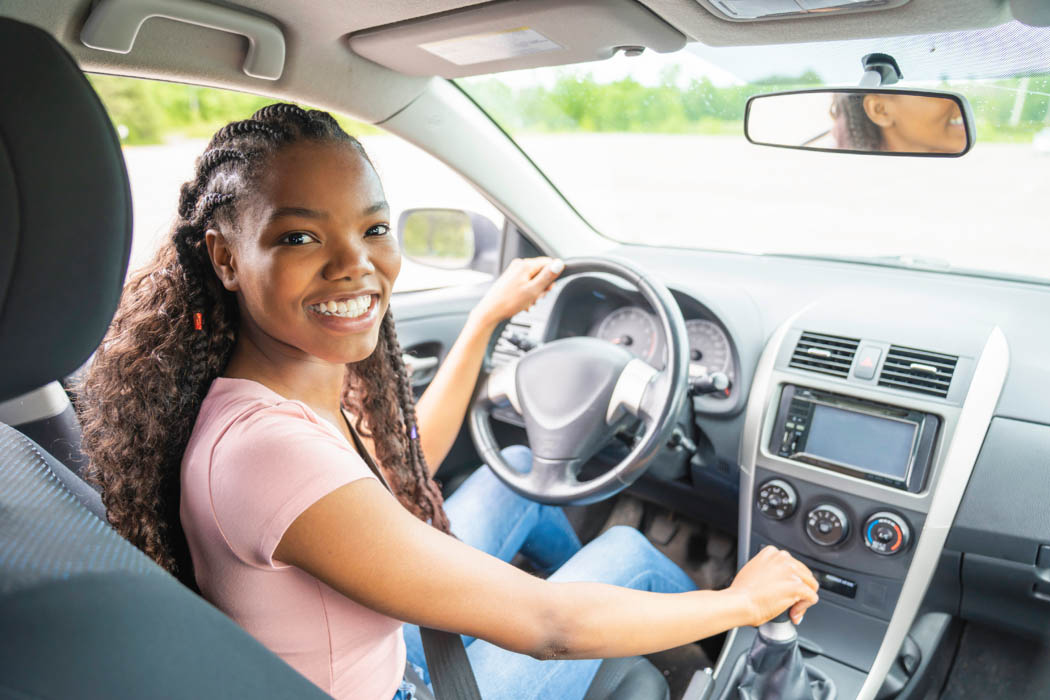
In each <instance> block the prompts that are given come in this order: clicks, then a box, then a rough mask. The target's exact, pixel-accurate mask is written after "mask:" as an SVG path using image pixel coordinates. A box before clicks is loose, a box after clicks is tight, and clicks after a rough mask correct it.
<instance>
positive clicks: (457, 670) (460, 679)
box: [419, 627, 481, 700]
mask: <svg viewBox="0 0 1050 700" xmlns="http://www.w3.org/2000/svg"><path fill="white" fill-rule="evenodd" d="M419 636H420V637H421V638H422V639H423V653H424V654H425V655H426V657H427V669H428V670H429V671H430V683H431V685H433V686H434V695H435V696H436V697H437V700H481V691H480V690H478V682H477V680H476V679H475V678H474V671H473V670H472V669H471V668H470V659H468V658H467V648H466V647H465V646H463V638H462V637H460V636H459V635H458V634H453V633H451V632H442V631H441V630H433V629H430V628H429V627H420V628H419Z"/></svg>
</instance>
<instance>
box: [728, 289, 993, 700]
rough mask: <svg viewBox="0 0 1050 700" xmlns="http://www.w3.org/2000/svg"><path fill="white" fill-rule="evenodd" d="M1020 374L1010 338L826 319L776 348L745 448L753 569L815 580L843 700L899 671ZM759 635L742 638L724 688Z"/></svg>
mask: <svg viewBox="0 0 1050 700" xmlns="http://www.w3.org/2000/svg"><path fill="white" fill-rule="evenodd" d="M814 327H815V328H816V330H814ZM901 335H906V336H907V337H904V338H902V337H900V336H901ZM905 343H907V345H905ZM924 347H932V348H935V349H936V352H935V351H932V350H931V351H927V350H922V349H916V348H924ZM945 350H953V351H955V352H953V353H952V354H950V355H949V354H947V353H946V352H945ZM1007 364H1008V351H1007V347H1006V341H1005V339H1004V337H1003V335H1002V333H1001V332H1000V331H999V329H998V328H994V327H984V328H982V329H980V330H979V331H976V330H975V331H973V332H972V333H971V335H970V336H968V337H959V338H938V337H937V336H936V335H935V334H934V333H933V332H925V333H924V332H922V331H916V329H915V328H914V327H912V328H909V329H907V331H906V332H902V331H900V330H898V329H896V328H895V327H894V326H893V324H892V323H887V324H885V325H883V326H880V325H878V324H874V323H872V322H871V321H868V322H866V323H863V324H862V323H860V322H859V321H850V320H849V319H848V317H847V316H846V315H844V314H829V313H826V312H825V313H815V312H813V311H812V310H810V311H809V312H807V313H806V314H805V316H802V315H800V316H797V317H795V318H793V319H789V320H788V321H787V322H785V323H784V324H783V325H782V326H781V327H780V328H779V329H778V330H777V332H776V333H774V335H773V336H772V338H771V339H770V341H769V343H768V345H767V347H766V350H765V352H764V353H763V355H762V357H761V359H760V361H759V365H758V367H757V369H756V373H755V380H754V382H753V384H752V388H751V393H750V397H749V401H748V406H747V414H746V417H745V426H744V433H743V438H742V443H741V451H740V455H741V472H740V473H741V476H740V510H739V523H738V526H739V529H738V532H739V543H738V545H739V546H738V550H739V556H740V561H739V564H740V565H741V566H742V565H743V564H744V563H745V562H746V561H747V559H749V558H750V557H752V556H754V555H755V554H757V553H758V551H759V550H760V549H761V548H762V547H764V546H767V545H773V546H776V547H778V548H781V549H786V550H788V551H789V552H791V553H792V555H793V556H795V557H796V558H797V559H799V560H800V561H802V562H803V563H805V564H806V565H807V566H809V567H810V568H811V569H812V570H813V572H814V574H815V575H816V576H817V579H818V581H819V583H820V587H821V591H820V597H821V600H820V603H819V604H817V605H816V606H814V607H813V608H811V609H810V610H809V611H808V612H807V614H806V617H805V619H804V621H803V622H802V624H801V625H800V626H799V627H798V635H799V644H800V647H801V648H802V649H803V651H804V652H805V655H806V656H807V663H809V664H811V665H812V666H813V667H815V668H819V669H821V670H822V671H824V672H825V673H827V674H828V676H829V677H831V678H832V679H834V681H835V684H836V685H837V687H838V689H839V697H840V698H854V697H859V698H865V699H866V700H867V699H870V698H875V697H876V695H877V694H878V693H879V690H880V688H881V687H882V686H883V682H884V680H885V678H886V676H887V673H888V672H889V671H890V669H891V666H892V665H893V664H894V663H895V662H897V661H898V656H899V655H900V653H901V647H902V643H903V642H905V639H906V637H907V635H908V633H909V631H910V630H911V629H912V627H913V625H914V624H915V622H916V619H917V617H918V613H919V610H920V605H921V603H922V601H923V598H924V596H925V594H926V593H927V590H928V588H929V586H930V583H931V580H932V579H933V577H934V573H935V571H936V569H937V566H938V563H939V562H940V560H941V554H942V551H943V546H944V541H945V537H946V535H947V532H948V529H949V528H950V526H951V523H952V520H953V519H954V516H955V512H956V509H957V508H958V505H959V502H960V500H961V498H962V494H963V491H964V489H965V487H966V484H967V481H968V480H969V476H970V472H971V471H972V469H973V464H974V461H975V460H976V457H977V453H978V450H979V448H980V445H981V442H982V441H983V439H984V435H985V433H986V431H987V428H988V424H989V421H990V420H991V416H992V412H993V410H994V407H995V404H996V401H997V400H998V396H999V392H1000V390H1001V387H1002V384H1003V381H1004V379H1005V375H1006V368H1007ZM909 373H910V374H909ZM753 637H754V630H752V629H750V628H746V629H739V630H736V631H734V632H733V633H732V634H731V636H730V639H729V640H727V643H726V645H725V648H724V650H723V653H722V656H721V657H720V659H719V664H718V667H717V668H716V670H715V683H716V685H718V684H722V685H725V683H726V677H727V676H728V675H729V673H728V672H727V671H726V669H727V667H732V666H733V664H734V662H736V660H737V659H738V658H739V657H740V655H741V654H743V653H745V652H747V650H748V649H749V647H750V646H751V642H752V639H753ZM716 697H717V695H716Z"/></svg>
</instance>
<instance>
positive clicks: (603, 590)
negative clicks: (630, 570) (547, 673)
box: [537, 583, 753, 659]
mask: <svg viewBox="0 0 1050 700" xmlns="http://www.w3.org/2000/svg"><path fill="white" fill-rule="evenodd" d="M549 585H551V586H553V587H556V590H552V595H554V596H556V600H557V604H556V606H555V608H554V610H555V611H556V612H555V613H554V614H553V616H552V617H553V618H554V619H553V620H552V623H553V624H552V625H551V627H552V631H551V638H550V641H549V642H548V644H547V648H546V649H545V650H541V652H540V653H539V654H537V656H539V657H542V658H569V659H595V658H610V657H619V656H634V655H638V654H649V653H653V652H656V651H661V650H664V649H670V648H672V647H676V646H680V645H682V644H688V643H690V642H694V641H696V640H698V639H703V638H705V637H710V636H712V635H715V634H719V633H721V632H725V631H726V630H729V629H733V628H734V627H740V626H742V625H747V624H751V621H752V619H753V611H752V610H751V609H750V607H749V606H748V604H747V601H746V599H745V598H744V597H743V596H741V595H739V594H737V593H734V592H732V591H730V590H723V591H690V592H688V593H648V592H644V591H636V590H632V589H628V588H620V587H618V586H610V585H606V584H599V583H554V584H549Z"/></svg>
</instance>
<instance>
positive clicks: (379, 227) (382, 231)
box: [365, 224, 390, 236]
mask: <svg viewBox="0 0 1050 700" xmlns="http://www.w3.org/2000/svg"><path fill="white" fill-rule="evenodd" d="M388 233H390V226H389V225H388V224H376V225H375V226H373V227H372V228H370V229H368V230H367V231H365V236H385V235H386V234H388Z"/></svg>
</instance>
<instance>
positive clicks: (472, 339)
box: [416, 314, 496, 474]
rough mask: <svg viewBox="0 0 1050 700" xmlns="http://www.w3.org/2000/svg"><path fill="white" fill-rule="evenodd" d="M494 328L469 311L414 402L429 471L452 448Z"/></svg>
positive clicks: (434, 467) (490, 322)
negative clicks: (450, 344) (437, 366)
mask: <svg viewBox="0 0 1050 700" xmlns="http://www.w3.org/2000/svg"><path fill="white" fill-rule="evenodd" d="M495 328H496V323H495V322H493V321H491V320H489V319H487V318H484V317H481V316H479V315H477V314H471V315H470V317H469V318H468V320H467V323H466V325H465V326H464V327H463V331H462V332H461V333H460V334H459V337H458V338H456V342H455V343H454V344H453V345H452V349H451V350H449V352H448V355H446V356H445V359H444V361H443V362H442V363H441V367H439V368H438V371H437V374H435V375H434V379H433V380H432V381H431V382H430V386H428V387H427V390H426V391H425V392H423V395H422V396H421V397H420V398H419V401H418V402H417V403H416V417H417V419H418V422H419V439H420V442H421V443H422V446H423V456H424V457H425V458H426V460H427V464H428V465H429V467H430V473H431V474H433V473H434V472H436V471H437V468H438V466H439V465H440V464H441V462H442V461H443V460H444V459H445V456H446V455H448V451H449V450H450V449H452V443H453V442H455V440H456V435H458V434H459V429H460V427H461V426H462V425H463V418H464V416H466V413H467V406H468V405H469V403H470V399H471V397H472V396H473V393H474V384H475V381H476V380H477V377H478V372H479V371H480V370H481V362H482V360H483V359H484V357H485V348H486V347H487V346H488V342H489V338H490V337H491V336H492V332H493V330H495Z"/></svg>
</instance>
